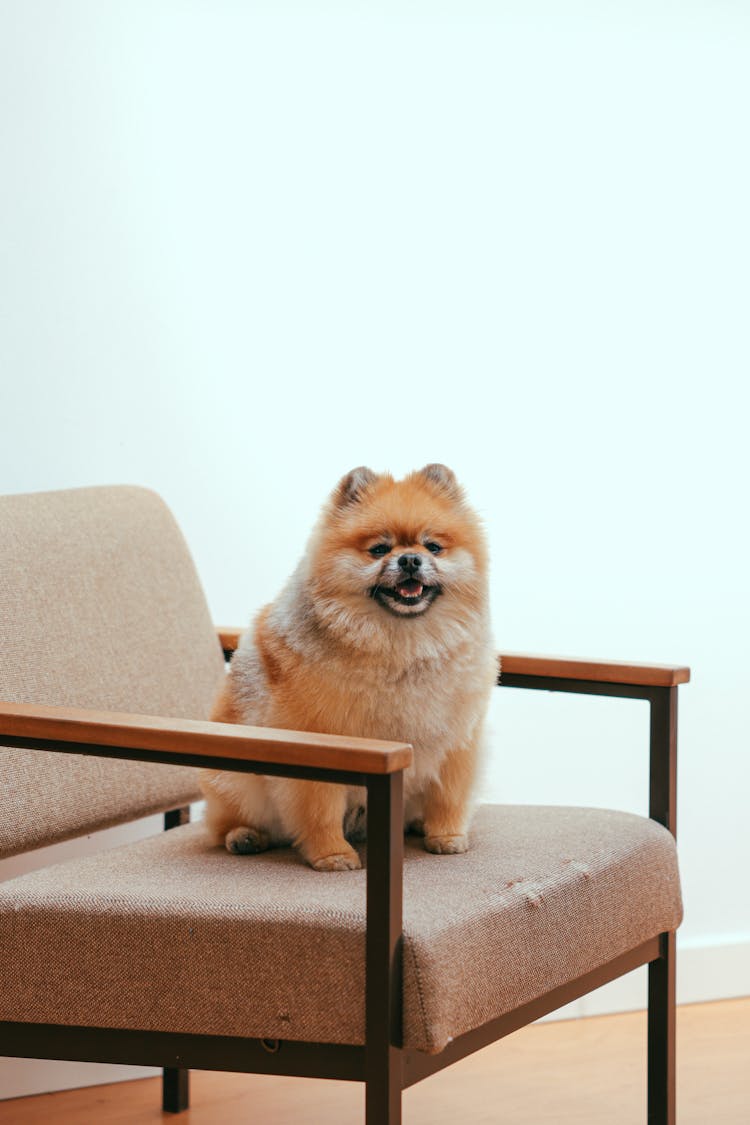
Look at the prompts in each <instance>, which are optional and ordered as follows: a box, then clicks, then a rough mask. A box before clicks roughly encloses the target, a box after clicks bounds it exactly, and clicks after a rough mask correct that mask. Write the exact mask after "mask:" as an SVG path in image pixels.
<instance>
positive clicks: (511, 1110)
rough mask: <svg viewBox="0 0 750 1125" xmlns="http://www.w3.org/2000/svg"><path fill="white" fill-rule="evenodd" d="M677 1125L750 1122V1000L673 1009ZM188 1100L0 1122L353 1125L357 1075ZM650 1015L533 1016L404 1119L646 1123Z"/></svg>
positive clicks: (139, 1099) (10, 1114) (509, 1124)
mask: <svg viewBox="0 0 750 1125" xmlns="http://www.w3.org/2000/svg"><path fill="white" fill-rule="evenodd" d="M677 1018H678V1111H677V1119H678V1122H679V1125H748V1123H750V999H746V1000H731V1001H725V1002H721V1003H716V1004H699V1005H693V1006H688V1007H681V1008H678V1017H677ZM191 1084H192V1089H191V1095H192V1097H191V1100H192V1108H191V1109H190V1110H189V1111H188V1112H186V1113H184V1114H181V1115H180V1116H179V1117H173V1116H171V1115H169V1114H164V1115H163V1114H162V1113H161V1110H160V1083H159V1080H158V1079H153V1078H148V1079H144V1080H141V1081H136V1082H125V1083H118V1084H117V1085H114V1086H94V1087H90V1088H89V1089H85V1090H68V1091H66V1092H64V1093H59V1094H45V1095H42V1096H39V1097H33V1098H19V1099H16V1100H14V1101H6V1102H0V1125H32V1123H34V1125H36V1123H41V1122H45V1123H46V1122H54V1125H93V1123H94V1122H96V1125H102V1123H104V1125H106V1123H115V1122H117V1123H119V1125H126V1123H127V1125H131V1123H138V1125H141V1123H142V1125H148V1123H149V1122H157V1121H158V1122H165V1121H166V1122H173V1123H174V1125H177V1123H178V1122H179V1125H240V1123H241V1125H253V1123H255V1122H261V1123H263V1125H315V1123H320V1125H356V1123H358V1122H361V1121H362V1120H363V1116H364V1113H363V1105H364V1101H363V1092H362V1087H361V1086H360V1085H359V1084H358V1083H348V1082H319V1081H316V1080H305V1079H300V1078H266V1077H255V1076H253V1075H236V1074H209V1073H199V1072H193V1074H192V1075H191ZM644 1107H645V1015H644V1014H643V1013H641V1012H635V1013H629V1014H627V1015H620V1016H602V1017H598V1018H595V1019H583V1020H567V1021H561V1022H557V1023H543V1024H535V1025H532V1026H531V1027H527V1028H524V1029H523V1030H522V1031H519V1032H516V1033H515V1034H514V1035H511V1036H509V1037H508V1038H507V1039H504V1040H501V1041H500V1042H499V1043H495V1044H493V1045H492V1046H491V1047H486V1048H485V1050H483V1051H480V1052H479V1053H478V1054H476V1055H473V1056H472V1057H470V1058H468V1059H464V1060H463V1061H462V1062H460V1063H457V1064H456V1065H455V1066H453V1067H450V1068H449V1069H448V1070H445V1071H443V1072H442V1073H441V1074H438V1075H435V1076H433V1077H432V1078H428V1079H427V1080H426V1081H425V1082H423V1083H421V1084H420V1085H418V1086H414V1087H412V1088H411V1089H410V1090H407V1091H406V1093H405V1094H404V1121H405V1125H456V1123H457V1122H461V1123H466V1125H490V1123H492V1125H545V1123H550V1125H573V1123H575V1125H603V1123H604V1125H642V1123H645V1119H646V1115H645V1108H644Z"/></svg>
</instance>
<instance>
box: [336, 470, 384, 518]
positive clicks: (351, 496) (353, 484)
mask: <svg viewBox="0 0 750 1125" xmlns="http://www.w3.org/2000/svg"><path fill="white" fill-rule="evenodd" d="M377 479H378V474H377V473H374V472H373V471H372V469H368V468H367V467H366V466H365V465H360V466H359V467H358V468H357V469H352V471H351V472H350V473H347V474H346V476H345V477H342V479H341V480H340V481H339V483H338V484H337V486H336V488H335V490H334V493H333V503H334V504H335V506H336V507H337V508H346V507H347V506H348V505H349V504H356V503H357V502H358V501H359V500H361V499H362V496H363V495H364V493H365V492H366V491H367V489H368V488H369V487H370V485H372V484H374V483H375V481H376V480H377Z"/></svg>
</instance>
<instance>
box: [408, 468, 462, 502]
mask: <svg viewBox="0 0 750 1125" xmlns="http://www.w3.org/2000/svg"><path fill="white" fill-rule="evenodd" d="M417 476H420V477H425V478H426V479H427V480H428V481H429V482H430V484H434V485H437V487H438V488H439V489H441V491H443V492H446V493H447V494H448V495H449V496H450V497H451V498H452V499H453V500H462V499H463V490H462V488H461V485H460V484H459V483H458V481H457V480H456V474H455V473H454V472H453V469H449V468H448V466H447V465H440V464H437V463H435V464H432V465H425V467H424V468H423V469H420V470H419V472H418V473H417Z"/></svg>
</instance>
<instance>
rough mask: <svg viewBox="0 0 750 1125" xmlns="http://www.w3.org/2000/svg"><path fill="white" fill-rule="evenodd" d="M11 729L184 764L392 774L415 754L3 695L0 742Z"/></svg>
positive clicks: (367, 742)
mask: <svg viewBox="0 0 750 1125" xmlns="http://www.w3.org/2000/svg"><path fill="white" fill-rule="evenodd" d="M4 737H5V738H10V739H29V740H32V741H33V740H37V741H39V742H41V743H45V744H48V743H49V742H61V743H67V742H70V743H75V744H76V745H77V746H85V745H92V746H107V747H110V746H111V747H117V748H119V749H121V750H123V751H128V750H132V751H138V752H139V753H138V756H139V757H140V758H141V759H142V760H148V758H149V754H148V752H149V751H151V752H152V753H153V760H155V761H161V762H163V761H165V760H167V761H168V760H170V758H169V756H171V755H174V758H175V764H179V765H199V766H206V765H210V761H207V759H216V760H217V762H221V763H222V768H226V766H225V765H224V764H225V763H227V762H229V761H235V762H261V763H263V764H271V765H278V766H303V767H310V768H313V769H324V770H334V771H335V770H340V771H345V772H353V773H362V774H388V773H394V772H396V771H397V770H402V769H405V768H406V767H407V766H408V765H410V764H411V760H412V750H411V746H409V745H408V744H407V743H403V742H381V741H378V740H377V739H374V738H349V737H347V736H345V735H335V734H315V733H311V732H306V731H289V730H276V729H273V728H271V727H249V726H241V725H239V724H237V725H235V724H234V723H211V722H201V721H199V720H196V719H165V718H161V717H160V716H156V715H131V714H128V713H124V712H118V711H87V710H84V709H78V708H73V707H46V706H41V705H31V704H25V703H0V745H2V740H3V738H4ZM47 748H48V749H51V748H52V747H49V746H48V747H47ZM59 749H61V750H64V749H65V746H64V745H63V746H60V748H59ZM71 749H72V748H71ZM73 752H74V753H81V752H82V751H81V750H75V751H73ZM115 756H117V755H115ZM122 756H123V757H128V754H127V753H123V755H122ZM260 772H262V771H260Z"/></svg>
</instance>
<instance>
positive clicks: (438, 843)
mask: <svg viewBox="0 0 750 1125" xmlns="http://www.w3.org/2000/svg"><path fill="white" fill-rule="evenodd" d="M424 846H425V851H428V852H434V853H435V855H460V854H461V853H462V852H468V850H469V837H468V836H462V835H455V836H425V838H424Z"/></svg>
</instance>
